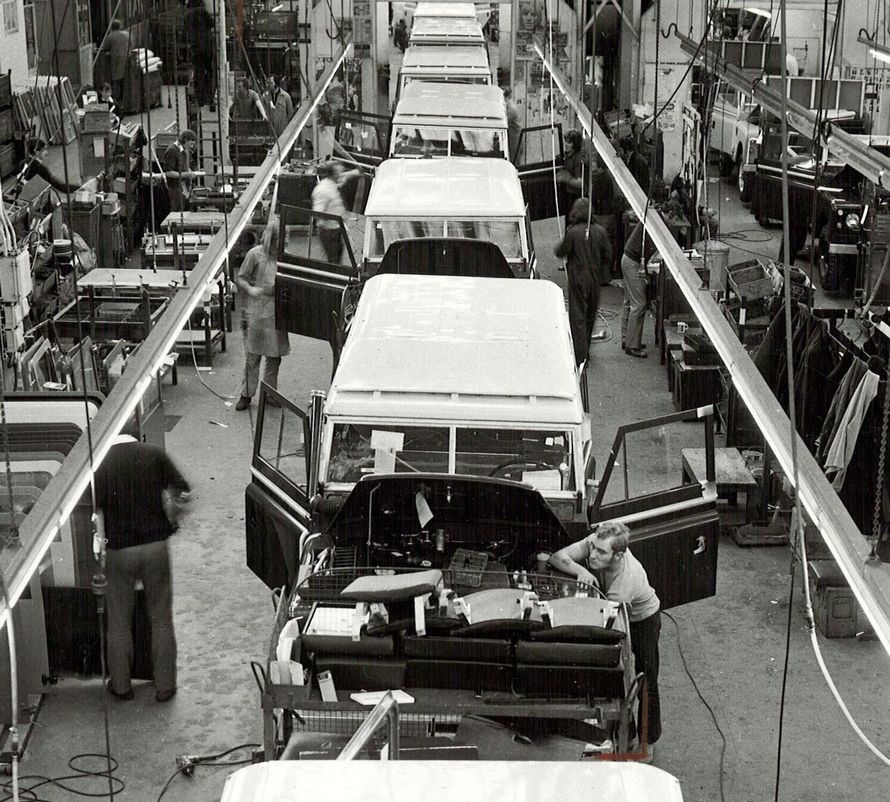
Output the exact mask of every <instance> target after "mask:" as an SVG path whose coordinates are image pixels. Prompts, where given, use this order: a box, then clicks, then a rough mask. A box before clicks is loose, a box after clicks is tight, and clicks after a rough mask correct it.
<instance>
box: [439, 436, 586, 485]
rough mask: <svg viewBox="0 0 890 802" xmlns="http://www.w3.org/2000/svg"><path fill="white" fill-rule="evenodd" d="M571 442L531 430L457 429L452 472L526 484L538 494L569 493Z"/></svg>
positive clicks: (567, 438)
mask: <svg viewBox="0 0 890 802" xmlns="http://www.w3.org/2000/svg"><path fill="white" fill-rule="evenodd" d="M570 443H571V439H570V437H569V435H568V434H567V433H565V432H553V431H535V430H532V429H458V430H457V434H456V439H455V451H456V453H455V465H454V472H455V473H456V474H459V475H464V476H492V477H496V478H498V479H512V480H513V481H514V482H526V483H527V484H530V485H532V486H533V487H535V488H537V489H538V490H540V491H545V490H573V489H574V487H575V477H574V474H573V471H572V454H571V447H570Z"/></svg>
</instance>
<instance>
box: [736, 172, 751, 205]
mask: <svg viewBox="0 0 890 802" xmlns="http://www.w3.org/2000/svg"><path fill="white" fill-rule="evenodd" d="M750 175H751V174H750V173H746V172H744V171H743V170H742V168H741V167H739V200H740V201H741V202H742V203H751V196H752V195H753V194H754V192H753V189H754V188H753V187H752V186H751V183H752V182H751V179H750V177H749V176H750Z"/></svg>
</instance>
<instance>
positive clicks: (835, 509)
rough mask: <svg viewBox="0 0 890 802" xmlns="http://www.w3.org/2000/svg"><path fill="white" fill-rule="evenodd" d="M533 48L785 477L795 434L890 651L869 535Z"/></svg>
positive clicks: (802, 474)
mask: <svg viewBox="0 0 890 802" xmlns="http://www.w3.org/2000/svg"><path fill="white" fill-rule="evenodd" d="M535 53H536V54H537V56H538V58H540V59H541V61H542V62H543V63H544V67H545V68H546V69H547V70H548V71H549V72H550V74H551V75H552V76H553V80H554V83H555V84H556V85H557V86H558V87H559V90H560V91H561V92H562V94H563V95H564V96H565V97H566V99H567V100H568V102H569V105H570V106H571V107H572V109H573V110H574V111H575V113H576V114H577V115H578V120H579V122H580V124H581V126H582V127H583V128H584V130H585V131H586V132H587V135H588V136H589V137H590V138H591V141H592V142H593V145H594V147H595V148H596V151H597V153H598V154H599V157H600V159H601V160H602V162H603V163H604V164H605V166H606V167H607V168H608V170H609V172H610V173H611V174H612V177H613V179H614V181H615V183H616V184H617V185H618V188H619V189H620V190H621V192H622V193H623V194H624V196H625V197H626V198H627V201H628V203H629V204H630V206H631V207H632V208H633V210H634V212H636V214H637V216H638V217H639V218H640V219H641V220H642V219H645V221H646V232H647V233H648V234H649V236H650V237H651V238H652V240H653V241H654V242H655V245H656V247H657V248H658V250H659V252H660V253H661V255H662V257H663V258H664V264H665V265H666V266H667V269H668V270H670V271H671V274H672V275H673V276H674V278H675V279H676V281H677V285H678V286H679V288H680V290H681V291H682V292H683V295H684V297H685V298H686V301H687V302H688V303H689V305H690V306H691V307H692V310H693V312H695V315H696V317H698V319H699V321H700V322H701V324H702V328H703V329H704V330H705V332H706V333H707V335H708V336H709V337H710V339H711V342H712V343H713V344H714V347H715V348H716V350H717V353H718V354H719V355H720V359H721V360H722V361H723V364H724V365H725V366H726V369H727V370H728V371H729V374H730V376H731V377H732V381H733V384H734V386H735V388H736V390H737V391H738V393H739V395H740V397H741V399H742V401H743V402H744V403H745V406H746V407H747V408H748V410H749V411H750V412H751V415H752V416H753V417H754V420H755V421H756V423H757V426H758V427H759V429H760V431H761V432H762V433H763V436H764V437H765V438H766V440H767V441H768V442H769V444H770V446H771V451H772V453H773V454H774V456H775V457H776V459H777V461H778V462H779V464H780V465H781V466H782V469H783V470H784V471H785V475H786V476H788V477H791V476H793V475H794V471H793V470H792V462H791V438H792V437H796V438H798V443H797V451H798V461H799V468H798V487H796V488H795V490H796V492H797V497H798V498H799V499H800V501H801V503H802V504H803V506H804V508H805V509H806V511H807V513H808V515H809V516H810V518H811V519H812V521H813V524H814V525H815V526H816V527H817V528H818V529H819V531H820V532H821V534H822V537H823V538H824V539H825V542H826V544H827V545H828V548H829V549H830V551H831V553H832V556H833V557H834V558H835V560H836V561H837V563H838V566H839V567H840V569H841V571H842V572H843V574H844V576H845V577H846V579H847V581H848V582H849V584H850V588H851V590H852V591H853V594H854V595H855V596H856V599H857V601H858V602H859V603H860V605H862V609H863V610H864V611H865V614H866V615H867V616H868V619H869V621H870V622H871V623H872V625H873V626H874V628H875V632H876V633H877V635H878V637H879V638H880V640H881V643H882V644H883V646H884V649H885V650H886V651H887V652H888V653H890V571H888V570H887V567H886V566H883V565H880V564H877V563H873V562H871V561H870V560H869V554H870V549H869V543H868V541H867V540H866V539H865V538H864V537H863V536H862V533H861V532H860V531H859V529H858V527H857V526H856V523H855V522H854V521H853V519H852V518H851V517H850V513H849V512H847V510H846V508H845V507H844V505H843V503H842V502H841V500H840V498H838V495H837V492H836V491H835V490H834V488H833V487H832V486H831V484H830V483H829V481H828V480H827V479H826V478H825V473H824V472H823V470H822V468H821V467H820V466H819V464H818V463H817V462H816V460H815V459H813V456H812V454H811V453H810V451H809V449H808V448H807V445H806V444H805V443H804V442H803V441H802V440H800V439H799V435H797V434H796V433H795V434H792V433H791V431H790V430H791V424H790V422H789V421H788V416H787V415H786V414H785V411H784V410H783V409H782V407H781V405H780V404H779V402H778V401H777V400H776V396H775V394H774V393H773V391H772V390H771V389H770V387H769V385H768V384H767V383H766V381H764V379H763V376H762V375H761V374H760V371H759V370H758V369H757V367H756V366H755V365H754V364H753V362H752V361H751V358H750V356H749V355H748V352H747V351H746V350H745V348H744V346H743V345H742V344H741V342H739V339H738V336H737V335H736V334H735V332H734V331H732V329H731V328H730V327H729V324H728V323H727V321H726V318H725V317H724V315H723V312H722V311H721V310H720V308H719V307H718V306H717V303H716V302H715V301H714V299H713V298H712V297H711V295H710V294H709V293H707V292H701V291H700V286H701V278H700V277H699V276H698V274H697V273H696V272H695V270H694V269H693V268H692V265H691V264H690V262H689V259H688V258H687V257H686V256H685V254H684V253H683V251H682V250H681V249H680V246H679V245H677V242H676V240H675V239H674V238H673V236H672V235H671V233H670V231H668V229H667V226H666V225H665V224H664V221H663V220H662V219H661V216H660V215H658V214H649V215H645V214H644V212H645V210H646V205H647V197H646V193H645V192H644V191H643V190H642V189H641V188H640V186H639V184H638V183H637V182H636V181H635V180H634V178H633V176H632V175H631V174H630V171H629V170H628V169H627V167H626V166H625V165H624V163H623V162H622V161H621V160H620V159H619V158H618V157H617V155H616V153H615V149H614V148H613V147H612V144H611V142H610V141H609V140H608V138H607V137H606V134H605V133H604V132H603V130H602V128H600V126H599V125H598V124H597V122H596V120H594V119H593V118H592V116H591V114H590V110H589V109H588V108H587V107H586V106H585V105H584V103H583V102H582V101H581V99H580V97H579V96H578V93H577V92H576V91H575V90H574V89H573V88H572V87H571V86H569V84H568V81H567V79H566V77H565V75H563V73H562V71H561V70H560V69H559V68H558V67H555V66H553V63H552V62H551V60H550V58H549V57H548V56H546V55H545V53H544V51H543V49H542V48H541V45H540V44H539V43H535ZM853 166H854V167H855V166H856V165H855V164H854V165H853ZM857 169H858V168H857ZM888 175H890V173H888Z"/></svg>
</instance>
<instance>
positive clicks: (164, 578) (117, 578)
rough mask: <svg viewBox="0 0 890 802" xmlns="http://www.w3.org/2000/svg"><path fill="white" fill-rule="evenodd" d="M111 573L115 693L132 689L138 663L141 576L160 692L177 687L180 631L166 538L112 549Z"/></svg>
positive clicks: (111, 658) (109, 556) (110, 648)
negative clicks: (137, 614)
mask: <svg viewBox="0 0 890 802" xmlns="http://www.w3.org/2000/svg"><path fill="white" fill-rule="evenodd" d="M105 572H106V575H107V577H108V650H107V654H108V673H109V674H110V675H111V689H112V690H113V691H114V692H115V693H119V694H122V693H127V691H129V690H130V672H131V671H132V667H133V610H134V609H135V607H136V589H135V583H136V580H137V579H138V580H140V581H141V582H142V585H143V587H144V588H145V601H146V604H147V605H148V616H149V620H150V621H151V668H152V675H153V677H154V683H155V689H156V691H157V692H158V693H169V692H170V691H174V690H176V634H175V633H174V631H173V587H172V582H171V579H170V551H169V549H168V548H167V541H166V540H159V541H156V542H154V543H146V544H145V545H142V546H130V547H129V548H125V549H109V550H108V554H107V557H106V559H105Z"/></svg>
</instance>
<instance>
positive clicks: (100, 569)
mask: <svg viewBox="0 0 890 802" xmlns="http://www.w3.org/2000/svg"><path fill="white" fill-rule="evenodd" d="M49 6H50V15H51V17H52V24H53V28H54V29H55V28H56V19H55V6H54V5H53V4H52V3H50V4H49ZM53 60H54V62H55V63H54V65H53V66H54V69H55V71H56V75H60V74H61V72H60V69H59V52H58V48H57V49H56V50H54V51H53ZM127 63H128V65H129V59H128V62H127ZM56 93H57V98H58V101H59V108H62V85H61V82H59V81H57V82H56ZM127 165H128V166H129V162H127ZM62 167H63V170H64V176H65V183H66V185H70V178H69V169H68V153H67V148H66V147H65V146H63V147H62ZM66 199H67V210H68V231H69V237H70V241H71V252H72V257H73V260H74V271H73V284H74V288H73V289H74V310H75V316H76V320H77V332H78V341H79V342H83V339H84V335H83V318H82V316H81V309H80V297H79V292H78V286H77V284H78V282H77V279H78V262H79V261H80V259H79V254H78V252H77V249H76V248H75V247H74V233H73V230H71V228H70V224H71V220H72V219H73V216H72V202H71V192H70V190H68V191H66ZM80 267H81V268H82V267H83V265H80ZM81 383H82V386H83V400H84V413H85V430H86V436H87V453H88V464H89V470H90V479H89V485H88V487H89V491H90V505H91V506H90V509H91V518H90V520H91V523H92V527H93V544H94V553H96V552H97V553H96V562H97V566H96V567H97V570H96V573H95V574H94V575H93V579H92V588H93V594H94V596H95V598H96V608H97V614H98V617H99V621H98V624H99V633H100V635H99V637H100V663H101V670H102V683H103V689H102V690H103V694H102V701H103V715H104V730H105V751H106V758H107V769H108V795H109V799H110V800H112V802H113V800H114V793H115V790H114V781H113V776H112V772H113V767H112V765H111V763H112V758H111V734H110V727H109V723H108V697H107V695H106V694H105V688H104V684H105V681H106V676H107V668H106V665H105V592H106V590H107V581H106V579H105V562H104V554H105V543H104V538H102V537H100V532H99V516H98V512H97V505H96V486H95V478H94V475H95V467H96V466H95V461H94V452H93V431H92V424H91V419H90V407H89V397H88V395H87V391H86V365H85V361H84V360H81Z"/></svg>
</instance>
